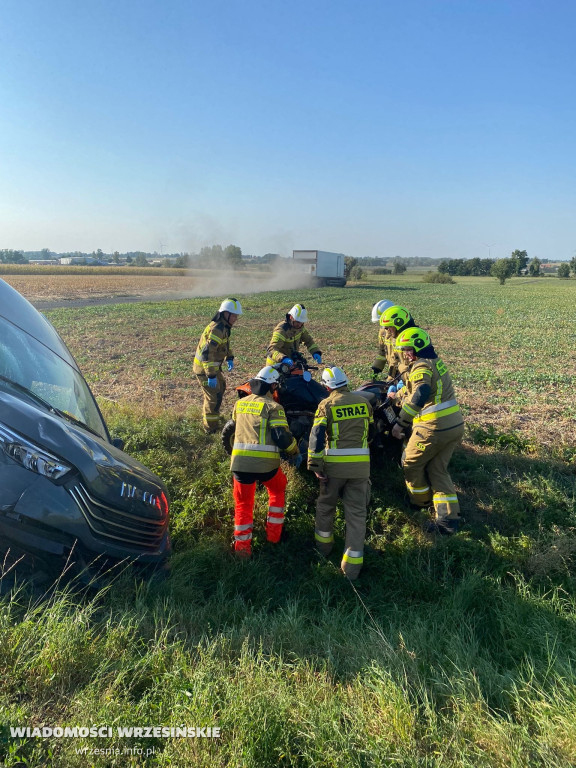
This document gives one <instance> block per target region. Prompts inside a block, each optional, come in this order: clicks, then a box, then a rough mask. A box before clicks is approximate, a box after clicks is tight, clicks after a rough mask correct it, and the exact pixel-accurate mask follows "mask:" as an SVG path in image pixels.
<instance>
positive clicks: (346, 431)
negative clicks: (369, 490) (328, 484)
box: [308, 387, 374, 480]
mask: <svg viewBox="0 0 576 768" xmlns="http://www.w3.org/2000/svg"><path fill="white" fill-rule="evenodd" d="M373 420H374V419H373V416H372V406H371V405H370V403H369V402H368V401H367V400H366V399H365V398H364V397H362V396H361V395H358V394H356V393H355V392H350V391H349V389H348V387H341V388H340V389H335V390H332V392H331V393H330V396H329V397H327V398H326V399H325V400H322V402H321V403H320V405H319V406H318V409H317V411H316V414H315V416H314V424H313V426H312V431H311V432H310V441H309V444H308V469H310V470H311V471H312V472H319V473H324V474H326V475H328V477H345V478H347V479H350V480H352V479H355V478H366V477H370V448H369V447H368V430H369V427H370V424H371V423H372V422H373Z"/></svg>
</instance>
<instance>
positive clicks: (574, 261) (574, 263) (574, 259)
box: [570, 256, 576, 277]
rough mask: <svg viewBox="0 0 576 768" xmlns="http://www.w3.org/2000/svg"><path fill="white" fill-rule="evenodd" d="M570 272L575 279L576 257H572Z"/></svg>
mask: <svg viewBox="0 0 576 768" xmlns="http://www.w3.org/2000/svg"><path fill="white" fill-rule="evenodd" d="M570 270H571V272H572V274H573V275H574V277H576V256H572V258H571V259H570Z"/></svg>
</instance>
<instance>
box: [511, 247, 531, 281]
mask: <svg viewBox="0 0 576 768" xmlns="http://www.w3.org/2000/svg"><path fill="white" fill-rule="evenodd" d="M510 260H511V261H513V262H514V272H513V274H515V275H521V274H522V270H523V269H526V265H527V264H528V254H527V253H526V251H519V250H518V249H516V250H515V251H512V253H511V254H510Z"/></svg>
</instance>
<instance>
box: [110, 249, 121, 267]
mask: <svg viewBox="0 0 576 768" xmlns="http://www.w3.org/2000/svg"><path fill="white" fill-rule="evenodd" d="M112 261H113V262H114V264H120V254H119V253H118V251H114V255H113V256H112Z"/></svg>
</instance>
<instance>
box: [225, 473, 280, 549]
mask: <svg viewBox="0 0 576 768" xmlns="http://www.w3.org/2000/svg"><path fill="white" fill-rule="evenodd" d="M287 482H288V481H287V480H286V475H285V474H284V472H283V471H282V469H281V467H278V471H277V472H276V474H275V475H274V477H272V478H270V480H264V481H263V483H262V485H263V486H264V488H266V490H267V491H268V515H267V518H266V538H267V539H268V541H271V542H273V543H274V544H277V543H278V542H279V541H280V536H281V534H282V527H283V525H284V507H285V501H286V484H287ZM255 494H256V483H255V482H254V483H239V482H238V480H236V478H234V550H235V551H236V552H238V553H240V554H245V555H249V554H251V552H252V528H253V523H254V497H255Z"/></svg>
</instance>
